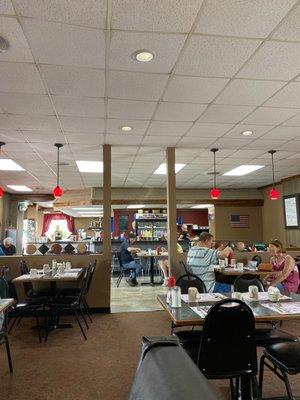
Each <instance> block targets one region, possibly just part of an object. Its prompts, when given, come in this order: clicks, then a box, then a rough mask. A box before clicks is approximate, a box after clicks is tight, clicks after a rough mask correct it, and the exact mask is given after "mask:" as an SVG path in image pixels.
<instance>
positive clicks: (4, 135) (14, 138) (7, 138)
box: [0, 118, 24, 151]
mask: <svg viewBox="0 0 300 400" xmlns="http://www.w3.org/2000/svg"><path fill="white" fill-rule="evenodd" d="M0 125H1V129H2V120H1V118H0ZM0 141H1V142H24V138H23V137H22V135H21V134H20V132H18V131H13V130H7V129H5V130H0ZM3 151H4V148H3Z"/></svg>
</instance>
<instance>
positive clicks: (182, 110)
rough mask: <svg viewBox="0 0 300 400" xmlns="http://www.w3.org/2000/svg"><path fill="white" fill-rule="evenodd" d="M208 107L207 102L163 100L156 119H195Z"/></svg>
mask: <svg viewBox="0 0 300 400" xmlns="http://www.w3.org/2000/svg"><path fill="white" fill-rule="evenodd" d="M205 109H206V105H205V104H192V103H188V104H187V103H171V102H162V103H160V104H159V106H158V109H157V110H156V113H155V116H154V119H155V120H160V121H195V120H196V119H197V118H198V117H199V116H200V115H201V114H202V112H203V111H204V110H205Z"/></svg>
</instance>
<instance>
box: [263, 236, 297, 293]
mask: <svg viewBox="0 0 300 400" xmlns="http://www.w3.org/2000/svg"><path fill="white" fill-rule="evenodd" d="M268 249H269V252H270V253H271V255H272V257H271V259H270V263H271V265H272V268H273V272H271V273H270V274H269V275H267V276H266V277H265V283H266V284H267V285H269V286H276V287H277V288H278V289H279V290H280V291H284V290H286V291H288V292H292V293H297V291H298V287H299V271H298V267H297V265H296V264H295V260H294V259H293V257H292V256H290V255H289V254H286V253H285V250H284V247H283V244H282V243H281V242H280V240H277V239H276V240H272V241H271V242H270V243H269V246H268Z"/></svg>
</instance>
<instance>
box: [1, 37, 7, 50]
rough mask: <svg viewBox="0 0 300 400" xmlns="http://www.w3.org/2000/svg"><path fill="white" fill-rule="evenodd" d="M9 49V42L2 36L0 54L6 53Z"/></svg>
mask: <svg viewBox="0 0 300 400" xmlns="http://www.w3.org/2000/svg"><path fill="white" fill-rule="evenodd" d="M8 49H9V43H8V41H7V40H6V39H5V38H4V37H3V36H0V53H5V52H6V51H7V50H8Z"/></svg>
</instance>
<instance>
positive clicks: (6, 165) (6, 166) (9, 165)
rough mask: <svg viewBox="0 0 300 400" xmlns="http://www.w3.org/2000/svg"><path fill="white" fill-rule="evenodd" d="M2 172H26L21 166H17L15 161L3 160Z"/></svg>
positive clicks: (1, 160) (0, 168)
mask: <svg viewBox="0 0 300 400" xmlns="http://www.w3.org/2000/svg"><path fill="white" fill-rule="evenodd" d="M0 170H1V171H24V168H22V167H21V166H20V165H19V164H17V163H16V162H14V161H13V160H10V159H5V158H3V159H0Z"/></svg>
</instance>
